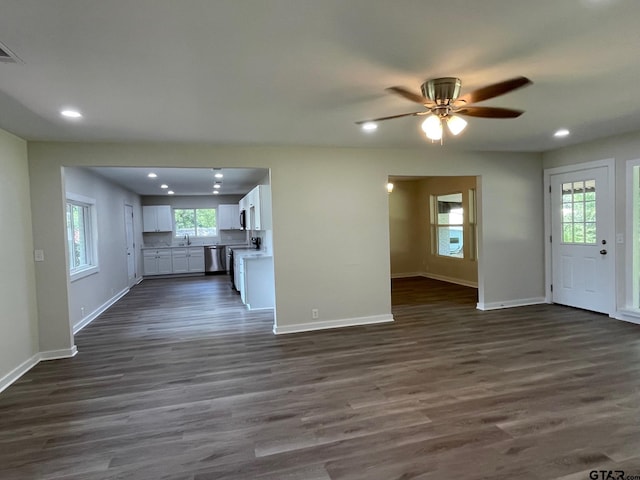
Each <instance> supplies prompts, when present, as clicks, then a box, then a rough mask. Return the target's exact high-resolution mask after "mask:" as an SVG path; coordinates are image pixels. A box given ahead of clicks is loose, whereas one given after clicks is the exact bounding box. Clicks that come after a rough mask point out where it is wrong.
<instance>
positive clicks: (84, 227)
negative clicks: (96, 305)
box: [66, 194, 98, 280]
mask: <svg viewBox="0 0 640 480" xmlns="http://www.w3.org/2000/svg"><path fill="white" fill-rule="evenodd" d="M66 222H67V252H68V259H69V274H70V276H71V278H72V280H75V279H77V278H82V277H84V276H86V275H90V274H92V273H95V272H96V271H97V270H98V252H97V248H96V246H95V240H96V236H97V235H96V232H95V200H94V199H92V198H87V197H82V196H80V195H74V194H67V204H66Z"/></svg>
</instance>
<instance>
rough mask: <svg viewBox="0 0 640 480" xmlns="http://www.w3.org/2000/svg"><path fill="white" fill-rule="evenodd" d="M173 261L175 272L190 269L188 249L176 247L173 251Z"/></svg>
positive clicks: (184, 271)
mask: <svg viewBox="0 0 640 480" xmlns="http://www.w3.org/2000/svg"><path fill="white" fill-rule="evenodd" d="M171 259H172V262H173V273H186V272H188V271H189V262H188V257H187V249H186V248H180V249H174V250H173V252H172V253H171Z"/></svg>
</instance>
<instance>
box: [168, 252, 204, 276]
mask: <svg viewBox="0 0 640 480" xmlns="http://www.w3.org/2000/svg"><path fill="white" fill-rule="evenodd" d="M171 259H172V264H173V269H172V273H201V272H204V248H203V247H187V248H173V249H172V252H171Z"/></svg>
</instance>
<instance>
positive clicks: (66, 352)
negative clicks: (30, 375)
mask: <svg viewBox="0 0 640 480" xmlns="http://www.w3.org/2000/svg"><path fill="white" fill-rule="evenodd" d="M77 353H78V348H77V347H76V346H75V345H74V346H72V347H71V348H65V349H62V350H50V351H46V352H38V353H36V354H35V355H33V356H32V357H31V358H28V359H27V360H25V361H24V362H22V363H21V364H20V365H18V366H17V367H16V368H14V369H13V370H11V371H10V372H9V373H7V374H6V375H5V376H4V377H2V378H0V393H1V392H3V391H4V390H6V389H7V388H9V387H10V386H11V385H12V384H14V383H15V382H17V381H18V380H19V379H20V377H22V376H23V375H24V374H25V373H27V372H28V371H29V370H31V369H32V368H33V367H35V366H36V365H37V364H38V363H40V362H42V361H45V360H57V359H60V358H71V357H74V356H75V355H76V354H77Z"/></svg>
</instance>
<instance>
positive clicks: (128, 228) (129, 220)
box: [124, 205, 136, 286]
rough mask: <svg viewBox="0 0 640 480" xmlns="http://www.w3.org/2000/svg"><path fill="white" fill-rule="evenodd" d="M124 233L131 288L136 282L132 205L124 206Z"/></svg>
mask: <svg viewBox="0 0 640 480" xmlns="http://www.w3.org/2000/svg"><path fill="white" fill-rule="evenodd" d="M124 232H125V242H126V254H127V277H128V278H129V286H132V285H133V284H134V283H135V281H136V251H135V243H134V239H133V207H132V206H131V205H125V206H124Z"/></svg>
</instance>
